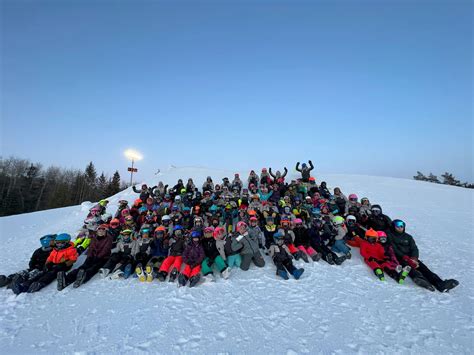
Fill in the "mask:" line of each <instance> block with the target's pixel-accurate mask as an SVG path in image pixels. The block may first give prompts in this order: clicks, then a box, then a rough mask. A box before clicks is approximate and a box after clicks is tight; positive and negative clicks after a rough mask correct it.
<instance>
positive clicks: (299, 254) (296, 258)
mask: <svg viewBox="0 0 474 355" xmlns="http://www.w3.org/2000/svg"><path fill="white" fill-rule="evenodd" d="M293 257H294V258H295V260H300V259H301V251H297V252H296V253H294V254H293Z"/></svg>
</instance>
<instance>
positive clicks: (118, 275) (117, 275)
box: [109, 269, 123, 280]
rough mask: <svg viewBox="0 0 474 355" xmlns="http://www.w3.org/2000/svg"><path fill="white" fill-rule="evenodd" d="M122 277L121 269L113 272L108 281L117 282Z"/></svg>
mask: <svg viewBox="0 0 474 355" xmlns="http://www.w3.org/2000/svg"><path fill="white" fill-rule="evenodd" d="M122 276H123V271H122V270H121V269H117V270H115V271H114V272H113V273H111V274H110V276H109V279H110V280H117V279H119V278H121V277H122Z"/></svg>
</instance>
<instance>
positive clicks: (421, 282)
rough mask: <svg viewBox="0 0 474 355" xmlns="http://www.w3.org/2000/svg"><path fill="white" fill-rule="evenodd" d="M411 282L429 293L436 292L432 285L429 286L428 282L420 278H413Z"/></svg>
mask: <svg viewBox="0 0 474 355" xmlns="http://www.w3.org/2000/svg"><path fill="white" fill-rule="evenodd" d="M413 282H414V283H416V284H417V285H418V286H420V287H423V288H426V289H427V290H429V291H431V292H434V291H436V289H435V287H434V286H433V285H432V284H430V283H429V281H428V280H427V279H425V278H424V277H420V276H417V277H414V278H413Z"/></svg>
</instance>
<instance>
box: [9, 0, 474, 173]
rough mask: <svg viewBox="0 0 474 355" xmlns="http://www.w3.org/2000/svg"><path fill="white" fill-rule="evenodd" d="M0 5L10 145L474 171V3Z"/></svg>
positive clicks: (70, 159)
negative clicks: (473, 87) (129, 150)
mask: <svg viewBox="0 0 474 355" xmlns="http://www.w3.org/2000/svg"><path fill="white" fill-rule="evenodd" d="M0 4H1V21H0V22H1V77H0V83H1V88H0V93H1V125H0V131H1V155H2V156H3V157H7V156H11V155H13V156H17V157H21V158H27V159H30V160H32V161H35V162H41V163H43V164H44V165H58V166H62V167H68V168H69V167H71V168H80V169H83V168H85V166H86V165H87V163H88V162H89V161H93V162H94V163H95V165H96V167H97V169H98V170H99V171H104V172H105V173H107V174H109V175H110V174H112V173H113V172H114V171H115V170H118V171H119V172H120V173H121V174H122V176H124V175H125V174H126V173H127V172H126V169H127V166H129V165H130V164H129V162H128V161H127V160H126V158H125V157H124V156H123V151H124V150H125V149H127V148H135V149H137V150H139V151H140V152H141V153H142V154H143V156H144V159H143V160H142V161H140V162H138V163H137V167H138V169H139V172H138V178H140V175H147V174H150V173H151V172H154V171H156V170H157V169H160V168H161V169H163V168H166V167H168V166H170V165H175V166H207V167H212V168H223V169H235V170H242V169H250V168H254V169H258V170H260V169H261V168H262V164H265V165H266V166H271V167H273V168H274V169H275V170H276V169H281V168H282V167H283V165H286V166H287V167H288V168H289V169H293V168H294V164H295V162H296V161H301V162H304V161H307V160H309V159H311V160H312V161H313V163H314V165H315V167H316V170H315V174H316V175H317V173H318V171H319V172H325V173H342V174H345V173H347V174H349V173H350V174H367V175H381V176H394V177H406V178H411V177H412V176H413V175H415V174H416V171H417V170H420V171H422V172H424V173H425V174H428V173H429V172H433V173H435V174H438V175H440V174H442V173H444V172H445V171H449V172H452V173H453V174H454V175H455V176H456V177H458V178H460V179H461V180H463V181H465V180H469V181H474V173H473V150H474V146H473V106H472V103H473V95H472V94H473V92H472V80H473V62H472V59H473V58H472V54H473V42H472V40H473V38H472V20H473V19H472V14H473V11H472V10H473V8H472V3H471V2H470V1H452V0H450V1H448V0H447V1H436V0H435V1H431V0H430V1H405V0H403V1H402V0H400V1H379V0H374V1H337V0H336V1H262V0H261V1H245V0H242V1H141V0H138V1H75V0H69V1H44V0H37V1H32V0H29V1H25V0H19V1H16V0H15V1H13V0H2V1H1V2H0Z"/></svg>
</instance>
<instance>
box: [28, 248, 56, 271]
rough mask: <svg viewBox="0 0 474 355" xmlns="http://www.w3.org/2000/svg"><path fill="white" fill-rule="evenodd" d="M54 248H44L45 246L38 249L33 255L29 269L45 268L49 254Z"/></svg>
mask: <svg viewBox="0 0 474 355" xmlns="http://www.w3.org/2000/svg"><path fill="white" fill-rule="evenodd" d="M51 251H52V248H49V249H47V250H44V249H43V247H41V248H38V249H36V250H35V251H34V252H33V255H32V256H31V259H30V263H29V265H28V270H29V271H31V270H34V269H38V270H43V268H44V264H46V260H48V256H49V254H51Z"/></svg>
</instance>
